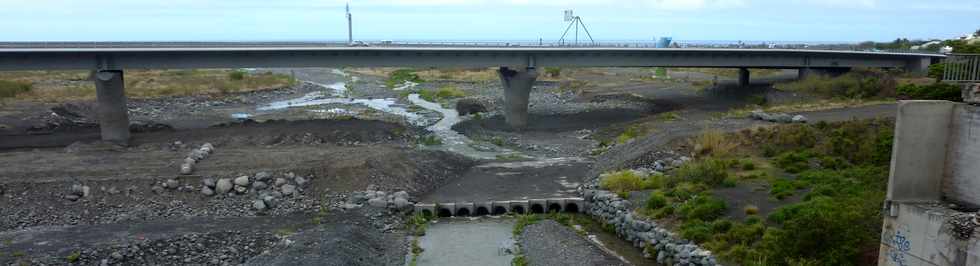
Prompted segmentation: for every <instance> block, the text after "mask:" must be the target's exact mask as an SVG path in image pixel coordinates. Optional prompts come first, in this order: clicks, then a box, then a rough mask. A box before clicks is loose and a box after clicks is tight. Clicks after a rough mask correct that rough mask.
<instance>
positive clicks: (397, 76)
mask: <svg viewBox="0 0 980 266" xmlns="http://www.w3.org/2000/svg"><path fill="white" fill-rule="evenodd" d="M406 81H411V82H415V83H422V82H423V80H422V78H419V75H418V74H415V70H414V69H399V70H395V71H392V72H391V74H388V80H386V81H385V85H387V86H388V88H394V87H395V86H397V85H400V84H403V83H405V82H406Z"/></svg>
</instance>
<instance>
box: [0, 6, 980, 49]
mask: <svg viewBox="0 0 980 266" xmlns="http://www.w3.org/2000/svg"><path fill="white" fill-rule="evenodd" d="M345 3H346V1H330V0H154V1H149V0H98V1H88V0H0V41H54V40H63V41H152V40H157V41H163V40H191V41H195V40H196V41H205V40H217V41H234V40H346V39H347V25H346V23H347V22H346V19H345V18H344V4H345ZM351 9H352V13H353V16H354V38H355V39H359V40H381V39H387V40H537V39H538V38H543V39H544V40H545V41H549V40H552V41H553V40H557V39H558V38H559V37H560V36H561V33H562V31H563V30H564V29H565V26H566V25H567V22H563V21H562V10H564V9H574V10H575V13H576V15H579V16H581V17H582V19H583V20H584V22H585V23H586V25H587V26H588V28H589V31H590V32H591V33H592V36H593V37H595V38H596V39H597V41H610V40H650V39H652V38H653V37H655V36H656V37H660V36H672V37H673V38H674V39H675V40H757V41H758V40H770V41H863V40H875V41H886V40H893V39H895V38H897V37H908V38H923V39H925V38H952V37H956V36H959V35H962V34H964V33H969V32H973V31H975V30H977V29H978V28H980V0H566V1H553V0H393V1H381V0H352V1H351Z"/></svg>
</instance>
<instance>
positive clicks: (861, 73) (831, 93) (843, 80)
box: [777, 69, 897, 99]
mask: <svg viewBox="0 0 980 266" xmlns="http://www.w3.org/2000/svg"><path fill="white" fill-rule="evenodd" d="M896 86H897V82H896V81H895V79H894V78H893V75H892V74H891V73H887V72H884V71H881V70H873V69H854V70H851V71H850V72H847V73H846V74H844V75H841V76H838V77H828V76H822V75H810V76H808V77H807V78H806V79H803V80H799V81H794V82H790V83H785V84H779V85H778V86H777V88H778V89H783V90H788V91H796V92H806V93H812V94H816V95H820V96H825V97H829V98H845V99H869V98H873V97H892V96H895V87H896Z"/></svg>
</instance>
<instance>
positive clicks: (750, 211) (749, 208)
mask: <svg viewBox="0 0 980 266" xmlns="http://www.w3.org/2000/svg"><path fill="white" fill-rule="evenodd" d="M743 211H745V215H756V214H759V207H756V206H755V205H745V208H744V209H743Z"/></svg>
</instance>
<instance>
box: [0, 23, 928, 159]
mask: <svg viewBox="0 0 980 266" xmlns="http://www.w3.org/2000/svg"><path fill="white" fill-rule="evenodd" d="M943 58H945V56H944V55H937V54H917V53H894V52H868V51H846V50H845V51H841V50H809V49H740V48H636V47H618V46H617V47H562V46H558V47H556V46H506V47H503V46H487V47H479V46H473V45H459V46H433V45H427V46H421V45H420V46H415V47H413V46H410V45H388V46H380V47H349V46H340V45H330V44H327V45H325V44H319V43H288V42H285V43H283V42H279V43H255V42H252V43H194V42H189V43H188V42H184V43H152V42H151V43H127V42H122V43H53V44H52V43H0V70H60V69H90V70H96V71H97V72H96V75H95V83H96V91H97V93H96V94H97V101H98V103H99V108H98V114H99V123H100V128H101V134H102V139H103V140H106V141H111V142H116V143H120V144H126V143H128V140H129V131H128V128H129V119H128V115H127V113H126V111H127V109H126V98H125V94H124V93H123V91H124V87H123V70H124V69H182V68H276V67H418V68H423V67H500V70H499V74H500V79H501V83H502V84H503V88H504V104H505V108H504V116H505V118H506V121H507V123H508V124H509V125H511V126H512V127H514V128H517V129H520V128H523V127H524V126H526V125H527V108H528V106H527V104H528V97H529V95H530V90H531V87H532V84H533V83H534V81H535V80H536V78H537V75H538V73H537V71H536V69H537V68H540V67H545V66H556V67H710V68H738V69H739V70H740V71H739V84H740V85H743V86H744V85H747V84H748V83H749V78H750V77H749V75H750V72H749V69H750V68H771V69H798V70H799V73H800V76H801V77H804V76H806V75H808V74H809V73H813V72H818V73H819V72H826V73H840V72H843V71H847V70H849V69H851V68H855V67H864V68H902V69H905V70H907V71H909V72H911V73H913V74H916V75H924V74H925V73H926V71H927V70H928V66H929V65H930V64H931V63H933V62H936V61H938V60H941V59H943Z"/></svg>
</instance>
